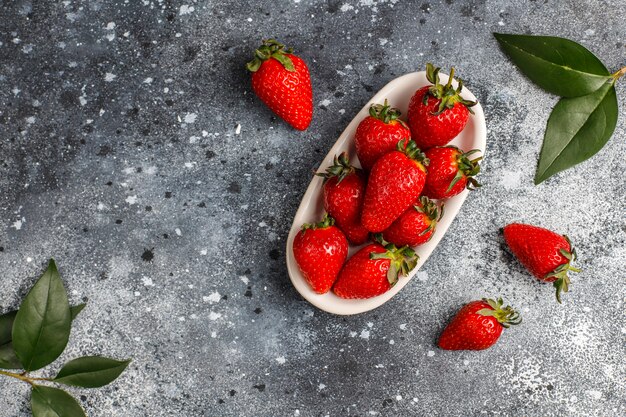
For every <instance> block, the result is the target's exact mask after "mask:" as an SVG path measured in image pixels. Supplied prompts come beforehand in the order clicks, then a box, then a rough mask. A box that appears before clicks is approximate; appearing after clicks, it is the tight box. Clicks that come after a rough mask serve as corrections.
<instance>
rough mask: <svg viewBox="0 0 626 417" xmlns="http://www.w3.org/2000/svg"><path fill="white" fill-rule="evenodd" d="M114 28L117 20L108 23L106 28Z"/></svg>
mask: <svg viewBox="0 0 626 417" xmlns="http://www.w3.org/2000/svg"><path fill="white" fill-rule="evenodd" d="M113 29H115V22H109V23H108V24H107V25H106V30H113Z"/></svg>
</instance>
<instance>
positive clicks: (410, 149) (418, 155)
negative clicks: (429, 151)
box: [396, 138, 430, 166]
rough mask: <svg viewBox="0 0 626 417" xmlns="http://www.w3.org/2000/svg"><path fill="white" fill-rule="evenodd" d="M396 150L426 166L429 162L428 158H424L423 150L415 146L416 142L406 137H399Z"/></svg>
mask: <svg viewBox="0 0 626 417" xmlns="http://www.w3.org/2000/svg"><path fill="white" fill-rule="evenodd" d="M407 140H408V142H407ZM405 143H406V146H405ZM396 150H398V151H399V152H402V153H404V154H405V155H406V156H408V157H409V158H411V159H413V160H415V161H417V162H419V163H421V164H422V165H424V166H428V164H429V163H430V160H429V159H428V158H426V155H425V154H424V152H422V151H421V150H420V148H418V147H417V143H415V142H414V141H412V140H410V139H407V138H405V139H400V140H399V141H398V144H397V145H396Z"/></svg>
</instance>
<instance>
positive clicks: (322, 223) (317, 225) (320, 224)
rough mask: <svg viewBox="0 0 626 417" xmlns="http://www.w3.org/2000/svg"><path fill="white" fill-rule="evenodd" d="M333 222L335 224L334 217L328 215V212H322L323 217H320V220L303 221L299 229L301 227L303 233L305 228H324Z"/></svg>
mask: <svg viewBox="0 0 626 417" xmlns="http://www.w3.org/2000/svg"><path fill="white" fill-rule="evenodd" d="M334 224H335V219H333V218H332V217H330V215H329V214H328V213H326V214H324V217H323V218H322V220H321V221H320V222H317V223H304V224H303V225H302V226H301V229H302V233H304V232H306V231H307V230H316V229H326V228H328V227H330V226H332V225H334Z"/></svg>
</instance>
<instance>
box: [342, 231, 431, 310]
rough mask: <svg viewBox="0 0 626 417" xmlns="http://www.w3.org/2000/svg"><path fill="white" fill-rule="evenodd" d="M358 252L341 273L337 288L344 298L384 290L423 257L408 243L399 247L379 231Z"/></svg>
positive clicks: (369, 294) (371, 295) (361, 296)
mask: <svg viewBox="0 0 626 417" xmlns="http://www.w3.org/2000/svg"><path fill="white" fill-rule="evenodd" d="M377 240H378V241H377V243H370V244H369V245H367V246H365V247H364V248H362V249H361V250H359V251H358V252H357V253H355V254H354V255H353V256H352V257H351V258H350V259H348V262H346V264H345V265H344V267H343V268H342V269H341V272H340V273H339V277H338V278H337V282H335V285H334V286H333V292H334V293H335V294H336V295H337V296H339V297H341V298H371V297H375V296H377V295H380V294H383V293H385V292H387V291H389V289H390V288H391V287H393V286H394V285H395V284H396V283H397V282H398V276H399V275H403V276H406V275H408V273H409V272H411V271H412V270H413V268H415V266H416V265H417V261H418V260H419V257H418V256H417V255H416V254H415V252H413V250H412V249H410V248H409V247H408V246H403V247H402V248H397V247H396V246H395V245H394V244H392V243H388V242H385V241H384V240H382V237H381V236H380V235H379V236H378V237H377Z"/></svg>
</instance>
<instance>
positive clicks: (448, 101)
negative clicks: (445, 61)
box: [423, 62, 478, 116]
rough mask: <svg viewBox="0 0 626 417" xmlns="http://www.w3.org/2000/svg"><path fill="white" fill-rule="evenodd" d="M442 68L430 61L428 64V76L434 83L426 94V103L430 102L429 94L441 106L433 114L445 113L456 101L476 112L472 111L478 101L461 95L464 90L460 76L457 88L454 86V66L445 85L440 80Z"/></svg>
mask: <svg viewBox="0 0 626 417" xmlns="http://www.w3.org/2000/svg"><path fill="white" fill-rule="evenodd" d="M440 70H441V68H439V67H435V66H434V65H433V64H431V63H430V62H429V63H427V64H426V78H427V79H428V81H430V82H431V83H432V84H433V85H432V86H430V88H429V89H428V94H424V99H423V100H424V101H423V103H424V105H426V104H427V103H428V96H429V95H430V96H432V97H434V98H436V99H437V100H439V108H438V109H437V111H436V112H433V113H432V114H433V115H434V116H436V115H439V114H441V113H443V112H444V111H445V110H446V109H451V108H453V107H454V105H455V104H456V103H461V104H462V105H464V106H465V107H467V109H468V110H469V112H470V113H472V114H474V112H473V111H472V106H475V105H476V104H477V103H478V102H476V101H470V100H466V99H464V98H463V97H461V91H462V90H463V80H461V79H460V78H459V80H458V81H459V82H458V86H457V88H456V89H454V88H453V87H452V80H453V79H454V68H451V69H450V76H449V77H448V82H447V83H446V84H445V85H442V84H441V83H440V82H439V71H440Z"/></svg>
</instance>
